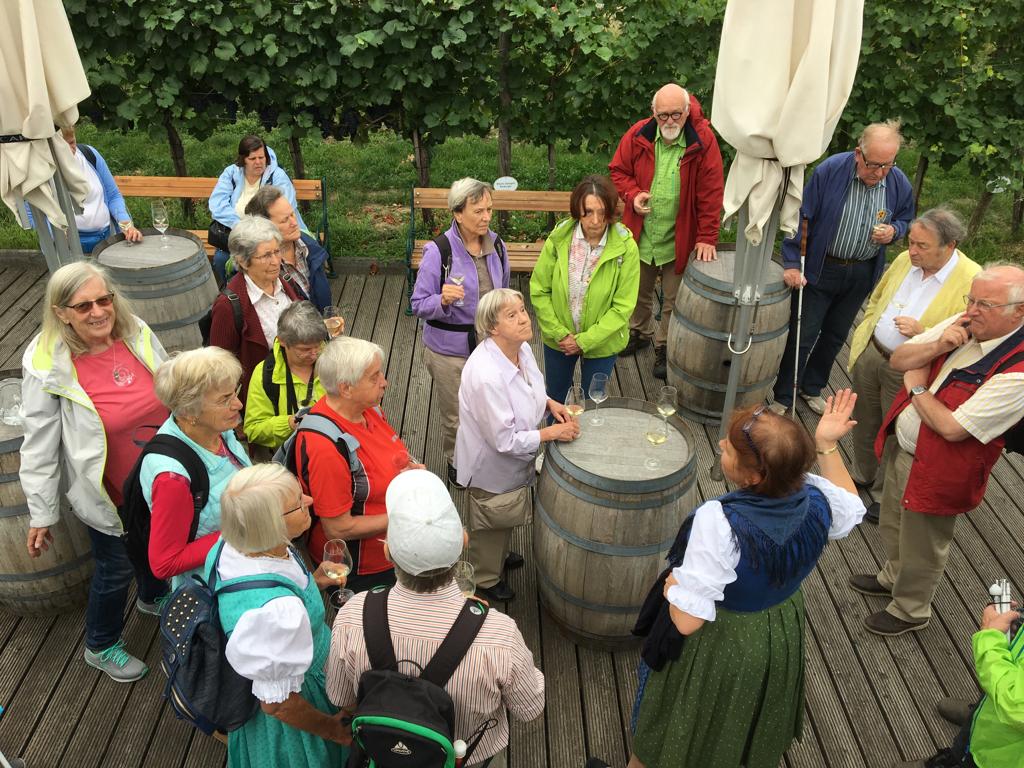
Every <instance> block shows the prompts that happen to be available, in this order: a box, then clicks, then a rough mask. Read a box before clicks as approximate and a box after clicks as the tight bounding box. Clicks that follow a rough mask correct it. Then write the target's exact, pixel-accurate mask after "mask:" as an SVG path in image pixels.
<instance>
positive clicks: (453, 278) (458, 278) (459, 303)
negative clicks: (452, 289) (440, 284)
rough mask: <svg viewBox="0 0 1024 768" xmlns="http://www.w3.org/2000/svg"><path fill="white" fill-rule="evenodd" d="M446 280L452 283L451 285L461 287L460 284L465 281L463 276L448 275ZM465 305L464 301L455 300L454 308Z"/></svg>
mask: <svg viewBox="0 0 1024 768" xmlns="http://www.w3.org/2000/svg"><path fill="white" fill-rule="evenodd" d="M448 279H449V280H451V281H452V285H462V283H463V282H464V281H465V280H466V276H465V275H448ZM465 305H466V301H465V299H456V300H455V306H456V307H463V306H465Z"/></svg>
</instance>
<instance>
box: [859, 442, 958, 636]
mask: <svg viewBox="0 0 1024 768" xmlns="http://www.w3.org/2000/svg"><path fill="white" fill-rule="evenodd" d="M893 442H895V440H893ZM913 460H914V457H913V455H911V454H909V453H907V452H906V451H904V450H903V449H902V448H900V447H899V445H898V444H897V445H896V448H895V449H894V450H893V451H891V453H890V455H888V456H887V457H886V461H885V491H884V492H883V493H882V512H881V518H880V520H879V523H878V528H879V532H880V533H881V534H882V544H883V545H884V546H885V556H886V558H888V559H887V560H886V563H885V565H883V566H882V570H881V571H879V572H878V577H877V578H878V583H879V584H881V585H882V586H883V587H888V588H890V589H891V590H892V601H891V602H890V603H889V605H887V606H886V608H885V610H886V611H888V612H889V613H890V614H892V615H893V616H895V617H896V618H898V619H902V620H903V621H921V620H922V619H928V618H930V617H931V615H932V607H931V603H932V597H934V595H935V588H936V587H938V585H939V579H941V578H942V574H943V572H944V571H945V569H946V560H947V559H948V558H949V545H950V544H951V543H952V541H953V532H954V530H955V528H956V518H957V515H928V514H924V513H922V512H912V511H911V510H909V509H904V507H903V491H904V489H905V488H906V486H907V478H908V477H909V476H910V466H911V464H912V463H913Z"/></svg>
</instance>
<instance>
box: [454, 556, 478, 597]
mask: <svg viewBox="0 0 1024 768" xmlns="http://www.w3.org/2000/svg"><path fill="white" fill-rule="evenodd" d="M452 575H453V576H454V577H455V583H456V584H458V586H459V591H460V592H461V593H462V594H463V595H465V596H466V597H472V596H473V595H475V594H476V569H475V568H474V567H473V564H472V563H471V562H469V561H467V560H459V562H457V563H456V564H455V566H454V569H453V572H452Z"/></svg>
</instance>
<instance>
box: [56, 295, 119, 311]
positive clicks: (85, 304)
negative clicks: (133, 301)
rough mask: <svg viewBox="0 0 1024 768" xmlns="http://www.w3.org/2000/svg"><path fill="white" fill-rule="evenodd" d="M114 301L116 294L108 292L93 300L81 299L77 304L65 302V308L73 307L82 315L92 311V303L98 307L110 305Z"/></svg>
mask: <svg viewBox="0 0 1024 768" xmlns="http://www.w3.org/2000/svg"><path fill="white" fill-rule="evenodd" d="M113 303H114V294H112V293H108V294H107V295H105V296H100V297H99V298H98V299H94V300H93V301H80V302H78V303H77V304H65V305H64V307H65V309H73V310H75V312H77V313H78V314H80V315H87V314H89V312H91V311H92V305H93V304H95V305H96V306H97V307H109V306H110V305H111V304H113Z"/></svg>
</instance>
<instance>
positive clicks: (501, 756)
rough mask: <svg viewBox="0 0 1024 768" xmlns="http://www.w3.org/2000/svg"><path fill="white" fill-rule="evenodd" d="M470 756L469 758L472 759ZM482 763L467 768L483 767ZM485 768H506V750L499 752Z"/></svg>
mask: <svg viewBox="0 0 1024 768" xmlns="http://www.w3.org/2000/svg"><path fill="white" fill-rule="evenodd" d="M472 757H473V756H472V755H470V758H471V759H472ZM483 764H484V763H483V762H479V763H473V765H471V766H470V767H469V768H476V767H477V766H478V765H483ZM487 768H508V748H507V747H506V748H505V749H503V750H501V752H499V753H498V754H496V755H494V756H493V757H491V762H490V763H488V764H487Z"/></svg>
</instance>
